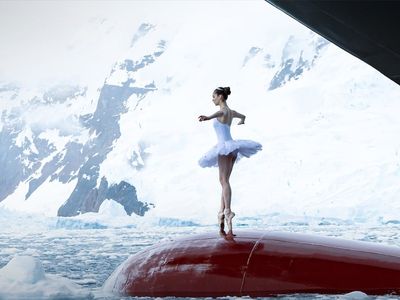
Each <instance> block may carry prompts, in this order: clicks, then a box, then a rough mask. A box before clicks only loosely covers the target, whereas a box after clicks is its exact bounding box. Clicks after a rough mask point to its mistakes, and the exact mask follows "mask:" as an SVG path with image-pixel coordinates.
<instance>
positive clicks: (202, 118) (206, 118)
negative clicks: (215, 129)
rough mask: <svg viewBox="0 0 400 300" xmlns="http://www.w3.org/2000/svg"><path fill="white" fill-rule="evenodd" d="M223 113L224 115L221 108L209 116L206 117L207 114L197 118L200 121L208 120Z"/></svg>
mask: <svg viewBox="0 0 400 300" xmlns="http://www.w3.org/2000/svg"><path fill="white" fill-rule="evenodd" d="M223 115H224V112H223V111H222V110H219V111H217V112H216V113H214V114H212V115H211V116H208V117H207V116H204V115H201V116H199V117H198V118H199V121H200V122H201V121H208V120H211V119H213V118H217V117H222V116H223Z"/></svg>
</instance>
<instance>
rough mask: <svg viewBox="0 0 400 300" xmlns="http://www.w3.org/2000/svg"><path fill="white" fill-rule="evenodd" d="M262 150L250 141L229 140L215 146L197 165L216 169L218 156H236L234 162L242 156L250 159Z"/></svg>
mask: <svg viewBox="0 0 400 300" xmlns="http://www.w3.org/2000/svg"><path fill="white" fill-rule="evenodd" d="M260 150H262V145H261V144H260V143H257V142H255V141H251V140H229V141H225V142H222V143H218V144H216V145H215V146H214V147H212V148H211V149H210V150H209V151H207V153H206V154H204V155H203V156H202V157H201V158H200V159H199V165H200V167H202V168H205V167H218V155H228V154H229V153H231V152H233V153H235V154H237V158H236V160H235V162H237V161H239V160H240V159H241V158H242V157H243V156H245V157H250V156H251V155H253V154H256V153H257V151H260Z"/></svg>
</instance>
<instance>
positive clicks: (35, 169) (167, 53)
mask: <svg viewBox="0 0 400 300" xmlns="http://www.w3.org/2000/svg"><path fill="white" fill-rule="evenodd" d="M215 5H217V4H215ZM216 8H217V9H215V10H211V11H210V10H209V9H208V8H207V7H205V6H204V7H203V6H202V5H200V4H193V3H192V4H191V5H189V4H187V6H185V7H184V8H183V9H184V11H186V14H179V15H178V14H176V18H171V15H170V14H169V13H168V11H166V12H165V14H161V13H160V14H157V15H154V16H153V15H152V14H151V12H150V13H148V14H147V15H145V16H143V17H142V16H138V17H137V18H138V20H139V19H140V20H139V21H137V22H136V23H135V25H132V26H131V27H127V28H125V30H126V31H127V32H129V34H127V35H126V36H130V38H129V39H127V40H126V41H124V45H126V46H125V47H122V50H121V46H119V47H118V48H116V49H118V50H115V52H113V53H112V54H110V56H112V57H113V59H114V63H113V64H112V65H111V66H110V68H109V69H108V71H107V72H106V73H104V75H103V78H104V81H103V83H102V84H101V85H99V83H98V81H93V83H88V82H85V83H82V82H80V81H79V80H77V82H76V83H71V82H69V83H68V84H66V83H57V82H55V83H54V84H50V83H48V86H47V87H45V88H36V89H34V88H32V87H26V86H23V85H19V84H17V83H15V82H14V81H11V80H10V81H8V80H7V78H2V83H1V85H0V104H1V106H0V109H1V121H0V149H1V152H0V170H2V171H1V173H0V207H3V208H8V209H12V210H18V211H23V212H35V213H41V214H45V215H47V216H76V215H79V214H83V213H87V212H98V211H99V208H100V206H101V205H102V204H103V203H104V201H105V200H106V199H110V200H113V201H115V202H117V203H119V204H120V205H122V206H123V208H124V210H125V212H126V213H127V215H138V216H143V217H144V218H146V217H148V218H154V217H156V218H159V217H164V218H167V217H168V218H177V219H182V220H192V221H193V222H197V223H204V224H208V223H213V222H214V221H215V220H216V212H217V211H218V206H219V198H220V186H219V182H218V171H217V170H216V169H201V168H200V167H199V166H198V164H197V160H198V159H199V158H200V156H201V155H202V154H203V153H204V152H206V151H207V150H208V149H209V148H210V147H211V146H213V145H214V143H215V142H216V137H215V136H214V135H215V133H214V132H213V129H212V126H211V123H208V122H203V123H199V122H198V121H197V116H198V115H200V114H211V113H213V112H214V111H215V110H216V109H217V108H216V107H214V106H213V105H212V102H211V94H212V91H213V90H214V88H216V87H218V86H230V87H231V90H232V95H231V96H230V97H229V99H228V105H230V106H231V107H233V108H234V109H236V110H238V111H239V112H241V113H243V114H245V115H246V116H247V118H246V125H245V126H235V123H234V124H233V125H232V135H233V137H234V138H246V139H253V140H256V141H258V142H260V143H262V144H263V148H264V150H263V151H262V153H260V154H257V155H256V156H254V157H251V158H250V159H243V160H242V161H240V162H239V163H238V164H237V165H236V166H235V168H234V170H233V173H232V177H231V185H232V189H233V198H232V206H233V210H234V211H236V213H237V215H238V217H240V216H242V217H244V216H246V217H253V218H263V216H265V215H273V214H274V213H279V214H288V215H292V216H301V217H307V216H309V217H319V218H325V217H331V218H342V219H357V220H370V219H371V218H374V219H376V220H378V219H379V220H384V221H390V220H396V219H398V220H400V213H397V211H400V210H399V208H400V207H399V206H400V204H398V201H397V198H398V196H399V195H400V185H399V183H400V164H399V163H400V161H399V157H398V155H399V154H398V153H399V149H400V142H399V141H398V138H397V135H398V134H397V133H398V130H399V129H400V121H399V119H398V117H397V114H396V112H397V110H398V109H399V108H400V104H399V103H398V99H399V96H400V89H399V87H398V86H397V85H396V84H394V83H393V82H391V81H389V80H388V79H387V78H385V77H384V76H383V75H381V74H380V73H379V72H377V71H376V70H374V69H372V68H371V67H369V66H368V65H366V64H365V63H363V62H361V61H360V60H358V59H357V58H354V57H352V56H351V55H350V54H348V53H346V52H344V51H343V50H341V49H339V48H338V47H336V46H335V45H333V44H331V43H329V42H328V41H326V40H325V39H323V38H322V37H320V36H318V35H317V34H315V33H313V32H311V31H310V30H308V29H307V28H305V27H304V26H302V25H301V24H299V23H297V22H295V21H294V20H291V19H290V18H289V17H287V16H286V15H284V14H283V13H281V12H280V11H277V10H276V9H275V8H273V7H272V6H270V5H268V4H267V3H265V2H264V1H259V2H257V1H254V2H252V4H251V5H248V6H246V9H245V10H243V3H240V2H238V4H234V5H231V6H229V7H226V5H224V3H223V2H221V3H219V4H218V7H216ZM170 9H171V12H172V11H173V10H172V9H173V8H170ZM218 9H224V11H225V13H224V14H220V13H218ZM233 14H236V15H241V18H243V19H240V20H238V19H236V18H231V16H232V15H233ZM152 16H153V17H152ZM141 18H142V19H141ZM96 20H97V21H95V22H94V23H93V20H91V21H90V22H89V23H88V25H87V27H86V29H85V30H82V31H81V32H80V33H79V34H80V35H79V36H82V32H84V33H86V35H87V36H91V35H98V34H99V32H106V31H110V32H111V33H117V30H120V27H118V26H113V24H112V22H111V21H109V20H107V19H96ZM99 20H101V21H99ZM93 24H95V25H96V26H93ZM110 24H111V25H110ZM279 24H282V25H279ZM105 27H107V30H106V29H105ZM99 51H100V50H99ZM87 55H88V56H89V55H90V52H89V51H88V53H87ZM98 63H99V64H101V61H99V62H98ZM95 76H96V78H97V77H98V76H99V75H98V74H96V75H95Z"/></svg>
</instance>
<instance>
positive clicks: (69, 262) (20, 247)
mask: <svg viewBox="0 0 400 300" xmlns="http://www.w3.org/2000/svg"><path fill="white" fill-rule="evenodd" d="M56 224H57V226H54V227H53V228H50V229H48V230H28V228H27V230H26V231H25V230H21V229H18V230H14V231H9V230H8V231H7V230H6V231H0V268H2V267H4V266H5V265H6V264H7V263H8V262H9V261H10V259H11V258H12V257H13V256H14V255H17V254H23V255H31V256H34V257H36V258H38V259H40V261H41V262H42V264H43V268H44V271H45V273H46V274H56V275H59V276H62V277H64V278H68V279H69V280H71V281H73V282H75V283H77V284H79V285H80V286H81V287H82V288H83V289H84V290H86V291H87V292H88V294H89V295H86V296H84V297H83V298H84V299H108V300H116V299H151V298H143V297H140V298H139V297H121V296H113V295H105V294H104V293H102V290H101V287H102V285H103V283H104V282H105V280H106V279H107V278H108V277H109V275H110V274H111V273H112V272H113V271H114V269H115V268H116V267H117V266H118V265H119V264H121V263H122V262H123V261H125V260H126V259H127V258H128V257H129V256H130V255H132V254H134V253H136V252H138V251H139V250H142V249H144V248H146V247H148V246H150V245H153V244H155V243H159V242H163V241H166V240H171V239H175V238H178V237H182V236H187V235H192V234H196V233H202V232H209V231H213V230H215V231H217V230H218V228H217V225H215V226H196V225H191V224H186V225H185V224H179V225H176V226H175V225H174V224H161V225H155V226H150V227H146V228H145V229H144V228H136V227H134V226H132V227H130V226H125V227H121V228H107V226H102V225H100V224H97V226H93V224H91V225H88V226H86V225H85V224H84V223H81V224H80V226H76V225H74V226H71V224H68V223H65V222H64V223H63V222H57V223H56ZM188 225H189V226H188ZM253 228H254V229H257V230H279V231H290V232H301V233H311V234H314V235H321V236H331V237H340V238H345V239H352V240H359V241H369V242H375V243H381V244H386V245H396V246H399V247H400V230H399V229H400V224H398V223H397V222H394V223H387V224H378V225H367V224H355V223H352V222H350V223H346V222H344V223H340V224H339V223H332V222H319V223H315V224H309V223H307V222H303V223H302V222H288V223H281V224H279V225H269V226H265V225H263V226H256V225H252V226H250V225H248V224H247V225H246V224H236V229H238V230H242V229H243V230H244V229H246V230H248V229H253ZM7 298H8V297H7ZM16 298H17V299H18V298H19V297H18V295H17V296H16ZM27 298H29V297H27ZM246 298H249V297H221V298H219V299H246ZM0 299H3V298H2V296H1V293H0ZM31 299H38V298H37V297H36V296H35V297H33V298H31ZM42 299H49V298H46V297H43V298H42ZM51 299H82V297H80V296H73V295H72V296H69V297H65V296H63V297H59V298H57V297H53V298H51ZM165 299H176V298H175V297H166V298H165ZM179 299H182V298H179ZM186 299H190V298H186ZM210 299H211V298H210ZM257 299H400V297H398V296H393V295H386V296H379V297H374V296H369V297H367V298H366V295H365V294H362V293H360V292H356V291H355V292H353V293H349V294H343V295H319V294H302V295H300V294H293V295H282V296H278V297H277V298H276V297H274V298H267V297H264V298H257Z"/></svg>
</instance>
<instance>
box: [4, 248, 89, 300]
mask: <svg viewBox="0 0 400 300" xmlns="http://www.w3.org/2000/svg"><path fill="white" fill-rule="evenodd" d="M3 298H4V299H21V298H26V299H41V298H42V299H43V298H51V299H93V295H92V293H90V292H89V291H87V290H84V289H83V288H82V287H81V286H80V285H79V284H76V283H74V282H73V281H71V280H69V279H67V278H64V277H61V276H59V275H54V274H46V273H45V271H44V268H43V265H42V263H41V261H40V260H39V259H38V258H35V257H32V256H26V255H15V256H14V257H13V258H12V259H11V260H10V261H9V262H8V264H7V265H5V266H4V267H3V268H1V269H0V299H3Z"/></svg>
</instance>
